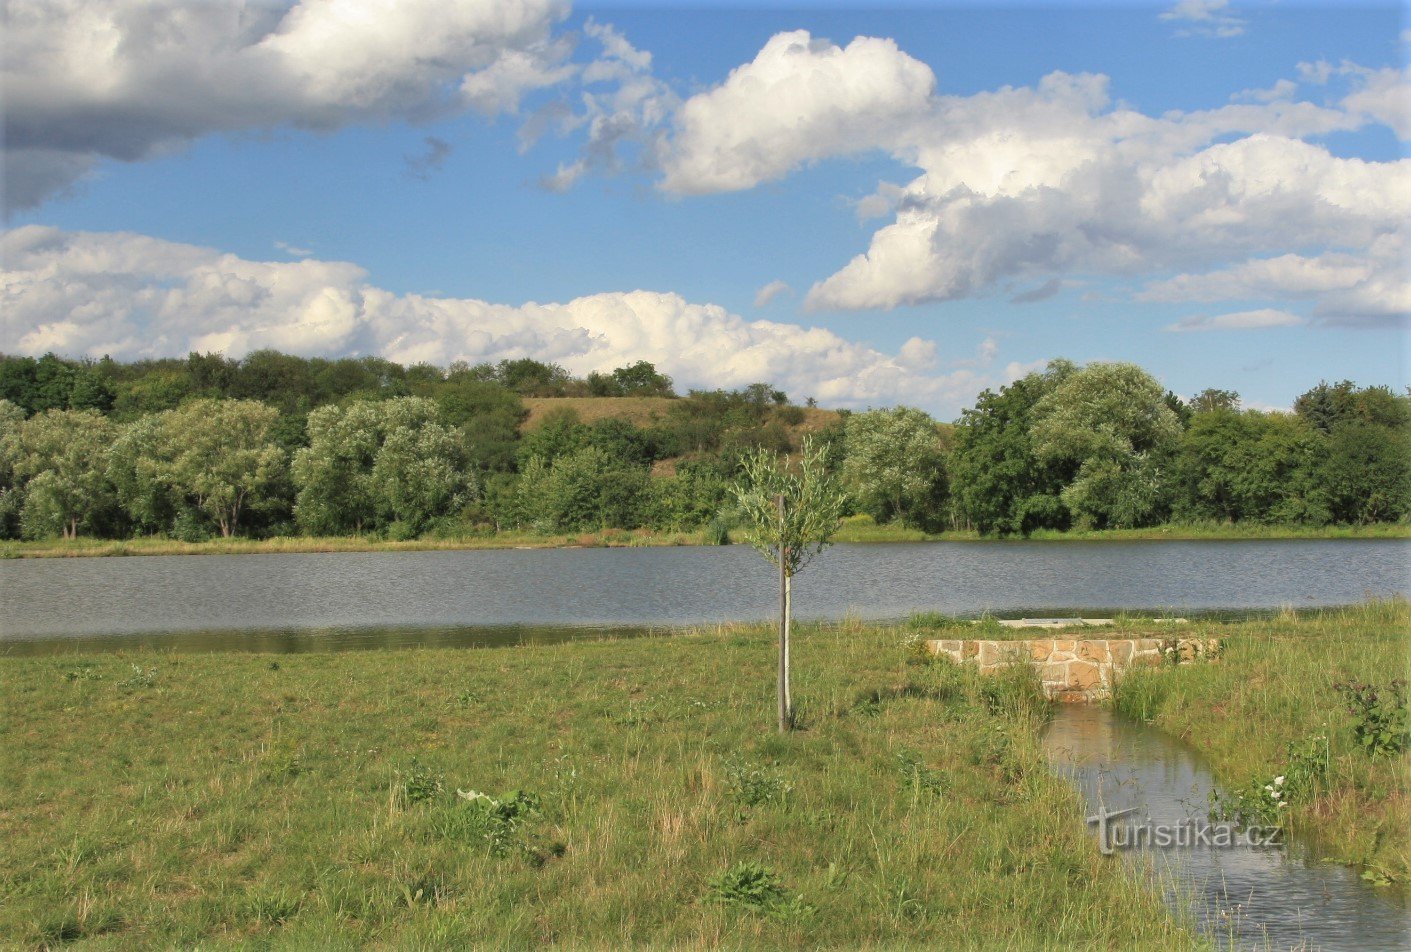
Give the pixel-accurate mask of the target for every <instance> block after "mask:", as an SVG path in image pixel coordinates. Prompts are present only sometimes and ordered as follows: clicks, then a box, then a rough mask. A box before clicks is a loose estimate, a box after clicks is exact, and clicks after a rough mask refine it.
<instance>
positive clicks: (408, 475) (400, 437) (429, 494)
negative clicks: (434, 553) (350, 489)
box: [369, 398, 476, 537]
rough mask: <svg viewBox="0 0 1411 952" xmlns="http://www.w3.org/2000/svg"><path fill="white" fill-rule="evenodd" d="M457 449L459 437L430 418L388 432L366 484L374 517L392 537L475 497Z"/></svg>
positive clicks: (405, 534) (413, 531) (418, 530)
mask: <svg viewBox="0 0 1411 952" xmlns="http://www.w3.org/2000/svg"><path fill="white" fill-rule="evenodd" d="M409 399H415V398H409ZM462 451H463V447H462V444H461V440H460V437H459V434H457V433H456V432H455V431H454V430H452V429H450V428H449V427H446V426H442V425H441V424H440V423H438V422H435V421H434V420H433V421H427V422H424V423H422V424H421V425H420V426H415V427H413V426H398V427H395V428H393V429H391V430H390V431H389V432H388V433H387V437H386V439H384V440H383V442H382V447H381V448H380V449H379V450H378V452H377V456H376V458H375V459H374V461H373V464H372V472H371V473H370V474H369V477H370V479H369V482H370V485H371V488H372V491H373V493H374V495H375V498H376V501H377V505H378V509H379V514H380V515H381V516H382V518H383V520H384V521H386V522H389V524H390V525H391V526H394V527H396V528H395V530H394V531H395V533H396V534H399V535H401V536H403V537H412V536H415V535H417V534H419V533H421V532H422V531H423V530H424V529H426V527H427V526H428V525H429V523H430V522H431V521H432V520H433V519H435V518H437V517H438V516H444V515H446V514H448V513H450V512H451V511H453V510H454V509H456V508H458V507H459V506H460V505H462V504H463V503H464V502H465V501H466V499H467V498H468V497H470V496H473V495H474V494H475V490H476V485H475V477H474V473H473V472H471V471H469V470H467V469H466V467H465V464H464V458H463V455H462Z"/></svg>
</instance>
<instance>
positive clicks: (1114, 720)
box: [1044, 704, 1411, 952]
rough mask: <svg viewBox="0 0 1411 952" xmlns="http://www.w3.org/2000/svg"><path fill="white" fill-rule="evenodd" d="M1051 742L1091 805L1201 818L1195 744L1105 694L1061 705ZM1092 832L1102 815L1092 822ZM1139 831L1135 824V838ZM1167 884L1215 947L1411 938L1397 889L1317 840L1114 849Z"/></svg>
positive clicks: (1049, 748) (1203, 782)
mask: <svg viewBox="0 0 1411 952" xmlns="http://www.w3.org/2000/svg"><path fill="white" fill-rule="evenodd" d="M1044 748H1045V751H1046V752H1047V754H1048V756H1049V759H1050V761H1051V762H1052V763H1053V764H1054V765H1055V766H1056V768H1057V769H1058V770H1059V771H1060V772H1062V773H1064V774H1065V775H1067V776H1069V777H1070V778H1072V779H1073V780H1074V782H1075V783H1076V784H1077V785H1078V788H1079V790H1080V792H1081V793H1082V796H1083V801H1084V804H1085V808H1086V810H1087V813H1086V814H1085V815H1086V816H1095V815H1097V813H1098V812H1099V811H1100V810H1106V811H1107V812H1109V813H1111V812H1115V811H1120V810H1124V809H1127V808H1135V812H1134V813H1132V814H1129V815H1128V816H1127V817H1125V818H1123V820H1115V821H1113V822H1114V823H1119V822H1125V821H1133V822H1136V823H1138V824H1144V823H1145V822H1146V821H1148V820H1149V821H1150V822H1151V823H1153V824H1165V825H1167V826H1168V827H1169V826H1172V825H1175V824H1179V823H1181V822H1182V821H1185V822H1188V823H1201V822H1204V821H1205V820H1206V814H1207V812H1208V809H1209V796H1210V791H1211V790H1212V789H1214V786H1215V784H1214V780H1213V777H1212V775H1211V772H1210V770H1209V768H1208V767H1207V766H1206V764H1205V763H1204V762H1203V761H1202V760H1201V758H1200V757H1199V756H1197V755H1196V753H1195V752H1194V751H1193V750H1191V749H1190V748H1189V747H1187V746H1185V745H1184V744H1181V743H1179V742H1177V741H1176V740H1174V739H1173V738H1171V737H1169V736H1167V735H1165V734H1163V733H1162V732H1160V731H1158V730H1156V729H1155V728H1151V727H1147V726H1145V725H1141V724H1137V723H1134V722H1132V721H1130V720H1127V719H1125V718H1123V717H1120V716H1118V715H1116V714H1114V713H1113V712H1111V711H1110V710H1107V709H1105V708H1103V707H1100V706H1098V705H1081V704H1069V705H1061V706H1059V707H1057V708H1056V709H1055V712H1054V719H1053V721H1052V722H1051V723H1050V724H1049V726H1048V729H1047V731H1046V732H1045V735H1044ZM1092 828H1093V830H1094V833H1095V835H1096V825H1095V824H1094V825H1092ZM1132 839H1134V837H1131V836H1130V835H1129V839H1128V841H1129V842H1130V841H1132ZM1116 855H1118V856H1121V857H1122V859H1121V860H1117V859H1115V858H1114V862H1118V861H1125V862H1129V863H1133V864H1134V865H1135V864H1140V865H1141V868H1142V872H1143V874H1148V875H1153V876H1155V877H1156V879H1157V881H1158V882H1159V883H1160V885H1161V888H1162V890H1163V893H1164V895H1165V897H1166V900H1167V902H1168V904H1170V905H1171V906H1172V907H1173V908H1175V909H1176V911H1177V912H1178V914H1183V913H1184V912H1186V911H1187V910H1188V911H1189V912H1190V913H1191V914H1193V916H1194V918H1195V921H1196V923H1197V925H1198V926H1199V928H1200V929H1201V931H1203V932H1205V933H1207V934H1209V935H1211V936H1212V937H1214V938H1215V939H1216V940H1217V943H1218V944H1219V945H1220V947H1222V948H1223V947H1227V945H1229V944H1233V945H1234V946H1236V947H1238V948H1248V949H1300V950H1302V949H1310V950H1311V949H1325V950H1329V952H1334V950H1347V952H1370V950H1382V949H1386V950H1392V949H1411V910H1408V908H1407V905H1406V902H1405V899H1404V897H1403V896H1401V895H1400V894H1397V893H1394V892H1392V891H1390V890H1388V889H1386V888H1377V887H1374V886H1371V885H1368V884H1367V883H1365V882H1363V881H1362V880H1361V879H1360V878H1358V876H1357V875H1356V873H1354V872H1353V871H1352V870H1350V869H1348V868H1346V867H1343V866H1338V865H1335V864H1330V863H1322V862H1319V853H1318V850H1317V849H1316V846H1314V845H1313V844H1309V843H1300V842H1298V841H1296V840H1295V841H1294V842H1292V843H1290V844H1288V845H1287V846H1286V847H1284V848H1254V847H1249V846H1241V847H1230V848H1224V849H1220V848H1213V847H1202V846H1198V845H1197V846H1194V847H1183V848H1175V847H1172V848H1167V849H1159V848H1151V849H1145V850H1140V851H1138V850H1129V851H1122V850H1119V851H1117V853H1116Z"/></svg>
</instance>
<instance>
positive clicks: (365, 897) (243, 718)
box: [0, 625, 1196, 949]
mask: <svg viewBox="0 0 1411 952" xmlns="http://www.w3.org/2000/svg"><path fill="white" fill-rule="evenodd" d="M900 636H901V632H900V631H897V630H889V629H880V628H877V627H869V626H863V625H857V626H850V627H846V628H839V627H821V626H817V625H803V626H801V627H800V632H799V638H798V641H797V655H796V671H797V686H796V694H797V698H798V701H799V715H800V720H801V723H802V728H803V729H802V730H800V731H798V732H796V733H794V734H792V735H789V736H784V737H781V736H778V735H776V734H774V733H773V732H772V731H771V729H770V725H771V723H772V717H771V710H772V705H773V696H772V691H773V673H774V657H773V638H772V632H771V631H770V630H769V629H768V628H765V627H759V626H740V625H735V626H723V627H721V628H719V629H710V630H703V631H700V632H698V633H695V634H691V635H686V636H681V637H677V638H671V639H652V640H646V641H616V642H614V641H595V642H586V643H578V644H567V645H555V646H528V647H524V648H517V649H508V650H500V651H473V650H463V651H448V650H421V651H417V650H408V651H400V652H392V653H382V652H366V653H364V652H356V653H347V654H303V655H285V656H279V657H274V656H270V655H256V654H225V655H222V654H213V655H179V654H149V653H132V654H126V655H102V656H92V655H90V656H87V657H77V656H73V657H62V656H51V657H46V658H34V659H15V658H0V678H3V682H4V685H5V689H4V693H3V696H4V705H5V712H4V717H3V719H0V757H2V758H3V762H2V763H0V774H3V776H4V777H5V778H6V783H5V784H3V785H0V828H3V833H4V836H3V837H0V856H3V862H0V877H3V879H0V895H3V897H4V901H3V903H0V935H3V936H5V937H7V938H8V939H10V940H12V941H14V942H16V943H17V944H21V945H27V946H41V945H53V944H60V943H63V942H70V941H80V940H81V941H83V942H84V943H85V947H91V948H99V949H102V948H115V949H116V948H131V947H138V946H141V947H152V946H157V947H168V946H195V945H200V946H201V947H203V948H221V947H243V946H260V947H269V946H274V947H312V946H318V947H350V948H351V947H355V946H362V945H369V944H370V945H375V946H380V947H384V948H444V947H452V946H458V945H459V946H468V945H473V946H479V947H494V948H501V947H503V948H521V947H522V948H529V947H538V946H540V945H544V944H557V945H565V946H572V947H590V948H621V947H628V946H643V945H650V946H680V947H690V948H706V947H710V948H746V947H749V948H762V947H763V948H780V947H782V948H817V947H838V948H861V947H872V948H882V947H886V948H906V947H910V948H936V947H946V948H976V949H981V948H983V949H1002V948H1025V949H1027V948H1071V947H1075V946H1082V947H1103V948H1115V947H1121V948H1128V947H1133V946H1148V947H1157V948H1180V947H1188V946H1191V945H1192V944H1195V943H1196V940H1195V939H1193V938H1192V937H1191V936H1190V935H1189V934H1188V933H1186V932H1185V931H1183V930H1182V929H1181V928H1180V927H1179V926H1178V925H1176V924H1175V923H1173V922H1172V921H1171V920H1170V919H1169V918H1168V917H1167V916H1166V914H1165V912H1164V911H1163V909H1162V907H1161V903H1160V900H1159V899H1158V898H1157V897H1156V895H1155V894H1154V893H1151V892H1147V891H1145V890H1144V889H1143V888H1142V887H1141V886H1140V885H1139V884H1138V883H1136V882H1134V881H1131V880H1129V879H1127V878H1126V877H1124V876H1123V875H1122V873H1121V868H1120V865H1119V864H1113V863H1109V862H1106V861H1104V860H1103V858H1102V857H1100V856H1099V854H1098V853H1097V851H1096V849H1095V847H1094V845H1093V844H1092V842H1091V840H1090V838H1089V836H1088V834H1087V832H1086V830H1085V829H1084V827H1083V824H1082V821H1081V810H1080V807H1079V804H1078V802H1077V799H1076V796H1075V794H1074V792H1073V791H1072V789H1071V788H1070V787H1069V786H1068V785H1067V784H1066V783H1065V782H1063V781H1062V780H1060V779H1058V778H1056V777H1054V776H1053V775H1052V774H1051V773H1050V772H1049V771H1048V770H1047V768H1046V766H1045V764H1044V762H1043V759H1042V757H1041V754H1040V751H1039V749H1038V746H1037V743H1036V731H1037V726H1038V724H1039V723H1040V722H1041V720H1042V718H1043V716H1044V708H1043V705H1042V701H1041V699H1040V697H1039V695H1038V691H1037V687H1036V685H1035V684H1034V682H1033V680H1032V678H1031V677H1030V676H1029V675H1028V674H1027V673H1025V672H1022V671H1016V672H1014V673H1012V674H1011V675H1010V676H1009V677H1008V678H1002V679H982V678H980V677H979V676H978V675H976V674H975V673H973V672H972V671H969V670H967V669H962V668H958V667H955V666H952V665H949V664H944V663H940V662H936V663H929V664H928V663H920V664H918V663H907V659H906V657H905V655H904V652H903V649H902V647H901V637H900ZM134 664H136V665H137V666H138V667H139V668H141V669H142V670H143V672H145V673H147V674H145V675H144V677H143V678H141V679H135V678H134V677H133V675H132V673H131V672H132V667H133V665H134ZM457 790H460V791H463V792H464V795H463V796H462V795H460V794H458V793H457ZM516 791H518V793H516ZM506 804H514V806H506ZM740 864H756V866H751V867H746V871H747V872H748V871H749V870H751V869H756V868H758V869H760V870H763V871H765V872H767V873H768V878H763V879H761V878H759V876H756V879H755V881H756V882H758V883H763V884H764V885H765V886H768V887H770V888H771V889H776V886H775V885H774V884H777V889H776V891H774V892H771V891H769V890H766V893H767V895H766V897H765V899H764V900H761V902H760V903H759V904H757V905H750V904H749V903H741V902H727V901H719V900H718V898H715V897H718V895H719V892H720V890H721V889H725V888H730V882H731V881H730V880H729V877H726V876H725V875H724V874H726V873H727V872H728V871H730V870H732V869H738V868H739V867H740ZM752 875H753V874H752ZM761 875H762V874H761ZM739 879H740V876H739V875H737V876H736V880H735V881H736V886H737V887H738V880H739ZM713 883H715V884H718V885H714V886H713V885H712V884H713ZM721 884H723V885H721ZM771 896H772V897H774V898H772V899H771V898H769V897H771Z"/></svg>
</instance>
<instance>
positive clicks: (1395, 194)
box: [659, 3, 1411, 313]
mask: <svg viewBox="0 0 1411 952" xmlns="http://www.w3.org/2000/svg"><path fill="white" fill-rule="evenodd" d="M1228 16H1229V15H1228V13H1226V12H1224V5H1223V4H1220V3H1204V4H1202V3H1186V4H1182V5H1179V6H1178V7H1177V8H1176V9H1175V10H1173V11H1171V13H1170V16H1169V17H1168V19H1172V20H1175V19H1181V18H1184V21H1188V22H1196V21H1201V22H1206V23H1207V24H1216V23H1220V22H1223V19H1222V18H1227V17H1228ZM1324 65H1325V66H1326V64H1324ZM1324 74H1326V75H1324ZM1393 74H1394V75H1393ZM1300 75H1301V78H1302V81H1304V82H1310V81H1316V80H1321V81H1324V82H1326V81H1327V78H1328V76H1331V75H1342V76H1346V77H1348V82H1349V84H1351V85H1352V86H1353V87H1354V88H1353V90H1352V92H1351V93H1350V94H1349V95H1348V96H1347V97H1346V98H1345V99H1343V100H1342V101H1340V102H1337V103H1336V104H1335V105H1319V104H1316V103H1314V102H1310V101H1307V100H1302V99H1297V98H1296V94H1297V91H1298V85H1297V84H1296V83H1294V82H1293V81H1292V80H1279V81H1277V82H1275V83H1274V84H1273V85H1272V86H1270V87H1268V88H1267V89H1263V90H1247V91H1245V92H1244V93H1240V94H1237V95H1236V96H1235V97H1234V99H1235V100H1237V101H1233V102H1231V103H1230V104H1227V105H1224V106H1220V107H1217V108H1213V109H1208V110H1199V111H1193V112H1180V111H1171V112H1167V113H1164V114H1162V115H1160V116H1148V115H1145V114H1143V113H1140V112H1138V111H1135V110H1133V109H1131V108H1129V107H1126V106H1123V105H1116V106H1114V105H1113V103H1112V100H1111V96H1110V94H1109V90H1108V86H1109V81H1108V79H1107V77H1105V76H1098V75H1072V74H1066V73H1061V72H1056V73H1052V74H1050V75H1048V76H1046V77H1044V78H1043V79H1042V80H1041V81H1040V82H1039V83H1038V84H1037V85H1036V86H1033V87H1018V88H1016V87H1003V88H1001V89H998V90H993V91H988V92H981V93H977V94H974V95H970V96H948V95H942V94H937V93H936V92H935V90H934V83H935V80H934V76H933V75H932V73H931V71H930V68H929V67H927V66H926V65H925V64H922V63H919V62H917V61H916V60H913V59H912V58H911V57H909V56H907V54H906V53H905V52H903V51H901V50H899V49H898V48H897V47H896V46H895V44H894V43H892V41H890V40H880V39H874V38H868V37H860V38H857V39H854V40H853V41H852V42H851V43H850V44H849V45H848V46H847V47H845V48H843V47H839V46H837V45H835V44H831V43H827V42H823V41H818V40H815V39H814V38H813V37H812V36H810V35H809V34H808V33H806V32H802V31H799V32H793V33H781V34H778V35H776V36H774V37H773V38H771V39H770V40H769V41H768V42H767V43H766V44H765V45H764V47H763V48H762V49H761V50H760V52H759V54H758V55H757V56H756V57H755V58H754V59H753V60H752V61H751V62H748V63H745V64H744V65H742V66H740V67H738V68H736V69H735V70H734V71H732V72H731V73H730V75H729V77H728V78H727V79H726V80H724V81H723V82H722V83H720V84H719V85H717V86H715V87H713V88H710V89H707V90H705V91H703V92H701V93H699V94H697V95H695V96H693V97H691V98H690V99H688V100H687V101H686V102H685V103H683V104H682V105H681V107H680V108H679V109H678V110H677V113H676V116H675V117H674V119H673V121H672V124H671V134H670V138H669V140H668V141H667V142H666V143H665V144H664V145H663V146H662V148H661V156H662V177H661V179H660V182H659V185H660V187H662V188H663V189H665V190H667V191H672V192H677V193H704V192H720V191H736V190H742V189H748V188H752V187H755V186H757V185H759V184H761V183H764V182H768V181H772V180H775V179H778V178H780V177H782V176H784V175H786V174H788V173H789V172H790V171H792V170H794V169H797V168H799V167H801V166H804V165H807V164H809V163H811V162H814V161H819V160H822V159H825V158H827V157H829V156H838V155H847V154H853V153H859V152H863V151H869V150H873V151H881V152H884V153H886V154H889V155H891V156H892V157H893V158H895V159H896V160H898V161H900V162H903V163H906V164H908V165H911V166H914V167H916V168H917V169H919V173H920V174H919V175H918V176H917V177H916V178H914V179H913V180H912V181H911V182H909V183H907V184H905V185H894V184H891V183H888V182H882V183H880V184H879V186H878V187H877V189H876V191H875V192H873V193H872V194H871V195H868V196H866V197H865V198H863V199H861V200H859V201H857V202H856V210H857V213H858V216H859V218H860V219H867V218H872V217H878V216H883V215H890V216H891V217H892V221H891V222H890V223H888V224H885V225H883V226H882V227H881V228H879V229H877V230H876V231H875V233H874V234H873V235H872V238H871V241H870V243H869V246H868V247H867V249H866V251H865V253H863V254H859V255H857V256H856V257H854V258H853V259H852V260H851V261H849V262H847V263H846V264H845V265H843V267H841V268H839V269H838V270H837V271H836V272H835V273H834V274H832V275H831V276H828V277H826V278H825V279H823V280H820V281H818V282H816V283H815V284H814V285H813V287H812V288H811V289H810V290H809V291H808V293H807V294H806V296H805V301H804V303H805V307H806V308H809V309H824V310H863V309H888V308H893V307H897V306H899V305H910V304H920V303H926V302H932V301H945V300H952V299H956V298H963V297H970V296H977V295H983V294H988V293H992V292H993V291H994V290H995V289H996V288H1008V289H1010V292H1011V293H1012V294H1014V295H1015V299H1016V300H1038V299H1042V297H1044V296H1047V295H1050V294H1053V293H1056V292H1057V291H1058V290H1059V289H1061V287H1062V286H1063V280H1064V279H1065V278H1066V277H1071V276H1079V275H1084V274H1094V275H1108V276H1116V277H1119V278H1120V277H1141V276H1146V275H1152V274H1157V273H1161V272H1168V273H1169V272H1171V271H1184V272H1190V271H1198V270H1203V269H1207V268H1210V267H1212V266H1218V265H1228V264H1229V263H1230V262H1240V261H1244V260H1251V261H1253V260H1257V259H1260V258H1266V257H1277V256H1280V255H1284V254H1300V255H1307V254H1310V253H1311V254H1313V255H1337V254H1341V255H1351V256H1354V257H1356V258H1358V259H1359V260H1361V261H1363V262H1364V263H1366V262H1367V261H1368V258H1369V255H1368V252H1367V249H1368V248H1371V247H1373V246H1374V245H1375V244H1377V243H1378V242H1382V241H1385V240H1389V239H1390V238H1398V239H1399V236H1402V235H1404V233H1405V230H1406V222H1407V220H1408V216H1411V160H1401V161H1387V162H1374V161H1364V160H1360V159H1355V158H1343V157H1339V156H1335V155H1333V154H1332V153H1331V152H1330V151H1329V150H1328V149H1327V148H1326V147H1324V146H1323V145H1321V144H1317V143H1312V142H1309V141H1306V140H1307V139H1310V138H1312V137H1322V136H1326V135H1328V134H1329V133H1333V132H1337V131H1349V130H1356V129H1358V128H1361V127H1363V126H1365V125H1367V124H1368V123H1370V122H1381V123H1386V124H1389V125H1392V126H1393V127H1395V126H1396V125H1397V123H1398V122H1400V121H1401V120H1400V119H1399V118H1398V117H1399V116H1401V115H1402V113H1399V112H1397V108H1399V107H1398V106H1397V104H1398V103H1399V102H1401V101H1402V100H1401V99H1398V98H1397V97H1398V96H1399V95H1400V94H1401V91H1404V90H1403V87H1404V86H1405V83H1404V74H1403V72H1402V71H1399V70H1382V71H1373V70H1364V69H1362V68H1361V67H1354V66H1352V65H1351V64H1344V65H1343V66H1341V67H1336V68H1334V67H1327V68H1326V69H1324V68H1321V67H1320V66H1318V65H1317V64H1302V65H1301V66H1300ZM1378 274H1379V275H1381V277H1382V278H1384V279H1385V280H1384V281H1383V283H1386V284H1392V285H1394V284H1396V283H1397V282H1396V281H1395V280H1394V276H1392V275H1390V274H1387V273H1384V269H1379V270H1378ZM1016 288H1017V289H1019V290H1018V291H1017V292H1016V291H1015V290H1014V289H1016ZM1348 303H1356V302H1348ZM1367 304H1368V302H1362V303H1361V304H1360V305H1359V306H1361V307H1362V308H1363V311H1364V312H1366V313H1371V311H1370V310H1368V308H1367ZM1324 306H1326V307H1328V308H1331V307H1332V306H1333V305H1332V303H1331V302H1320V307H1324Z"/></svg>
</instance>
